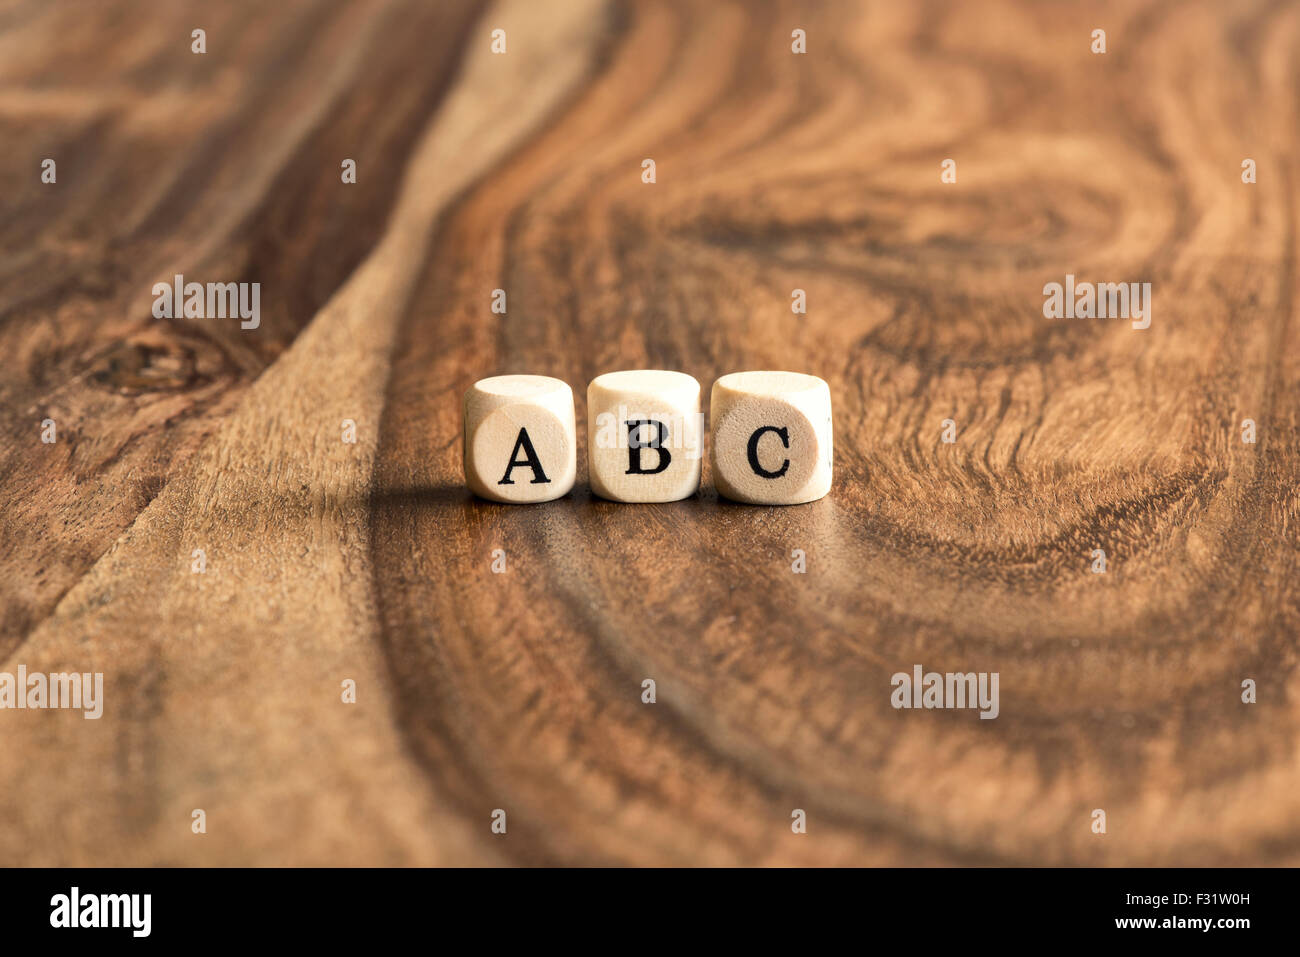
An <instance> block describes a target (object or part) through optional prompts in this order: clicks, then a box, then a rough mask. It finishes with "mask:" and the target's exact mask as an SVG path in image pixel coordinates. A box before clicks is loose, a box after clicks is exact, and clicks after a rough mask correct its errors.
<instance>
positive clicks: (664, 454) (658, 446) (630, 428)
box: [623, 419, 673, 475]
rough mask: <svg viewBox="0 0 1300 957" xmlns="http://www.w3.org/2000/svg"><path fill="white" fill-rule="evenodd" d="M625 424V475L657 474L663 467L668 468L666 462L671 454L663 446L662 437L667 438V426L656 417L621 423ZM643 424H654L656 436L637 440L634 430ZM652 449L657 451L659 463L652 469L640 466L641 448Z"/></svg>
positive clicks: (671, 458) (670, 457) (669, 460)
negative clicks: (652, 438)
mask: <svg viewBox="0 0 1300 957" xmlns="http://www.w3.org/2000/svg"><path fill="white" fill-rule="evenodd" d="M623 424H624V425H626V426H627V472H625V473H624V474H625V475H657V474H658V473H659V472H662V471H663V470H664V469H666V468H668V463H669V462H671V461H672V460H673V457H672V454H671V453H669V451H668V450H667V449H666V448H664V447H663V445H664V439H666V438H668V426H666V425H665V424H664V423H662V422H660V421H659V420H658V419H630V420H628V421H627V422H624V423H623ZM643 425H654V426H657V427H658V429H657V431H658V433H659V435H658V437H657V438H655V439H654V440H653V441H651V442H641V441H638V439H637V437H636V431H637V429H638V428H640V427H641V426H643ZM642 449H654V450H655V451H656V452H658V453H659V464H658V465H657V466H655V467H654V468H652V469H643V468H641V450H642Z"/></svg>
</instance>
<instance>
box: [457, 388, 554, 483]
mask: <svg viewBox="0 0 1300 957" xmlns="http://www.w3.org/2000/svg"><path fill="white" fill-rule="evenodd" d="M464 453H465V484H466V485H468V486H469V488H470V491H472V492H474V493H475V494H476V495H481V496H482V497H483V498H486V499H491V500H492V501H494V502H518V503H526V502H549V501H551V500H552V499H556V498H559V497H560V496H561V495H565V494H566V493H568V492H569V490H570V489H572V488H573V482H574V479H575V478H576V477H577V472H578V443H577V428H576V423H575V421H574V413H573V390H572V389H570V388H569V386H568V384H567V383H564V382H561V381H560V380H559V379H552V378H551V377H550V376H544V375H499V376H493V377H492V378H490V379H480V380H479V381H478V382H475V383H474V385H473V387H472V388H471V389H470V390H469V391H468V392H466V393H465V434H464Z"/></svg>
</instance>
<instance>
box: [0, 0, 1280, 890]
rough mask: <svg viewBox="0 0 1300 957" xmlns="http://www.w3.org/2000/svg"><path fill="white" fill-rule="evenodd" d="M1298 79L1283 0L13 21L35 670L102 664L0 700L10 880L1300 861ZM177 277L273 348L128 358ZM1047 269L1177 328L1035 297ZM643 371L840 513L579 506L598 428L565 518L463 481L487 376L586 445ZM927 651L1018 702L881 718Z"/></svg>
mask: <svg viewBox="0 0 1300 957" xmlns="http://www.w3.org/2000/svg"><path fill="white" fill-rule="evenodd" d="M196 28H202V29H204V30H205V31H206V52H205V53H201V54H200V53H194V52H192V50H191V43H192V40H191V31H192V30H194V29H196ZM498 28H499V29H503V30H505V31H506V37H507V50H506V53H505V54H504V55H499V54H493V53H492V51H491V43H492V38H491V33H492V31H493V30H494V29H498ZM1097 28H1102V29H1105V30H1106V35H1107V46H1108V49H1107V51H1106V52H1105V53H1104V54H1097V53H1093V52H1092V51H1091V49H1090V47H1091V45H1092V43H1093V40H1092V38H1091V35H1092V31H1093V30H1094V29H1097ZM795 29H803V30H805V31H806V35H807V53H805V54H795V53H793V52H792V50H791V43H792V40H791V34H792V31H793V30H795ZM1297 51H1300V6H1297V4H1295V3H1278V2H1236V3H1231V4H1229V3H1215V2H1208V0H1207V2H1187V3H1133V2H1123V3H1121V2H1115V3H1110V4H1096V3H1075V2H1063V3H1051V4H1040V3H1032V2H1008V0H980V2H978V3H964V2H953V3H915V4H914V3H902V2H880V3H870V4H862V5H859V4H854V3H840V2H828V3H825V4H793V3H785V4H769V3H757V2H755V3H703V2H659V0H646V2H640V0H635V2H626V3H624V2H613V3H606V2H602V0H563V2H560V0H554V2H552V0H547V2H531V0H504V2H502V3H500V4H499V5H496V6H490V7H487V8H485V9H483V8H477V7H474V6H472V5H470V4H467V3H462V2H457V0H439V2H438V3H429V2H422V0H393V2H383V3H380V2H375V3H367V4H342V3H326V2H293V3H270V4H268V3H261V2H256V0H246V2H238V3H222V4H196V3H186V2H175V3H173V2H168V3H162V2H158V3H142V2H127V0H111V2H109V0H105V2H100V3H95V4H83V3H75V2H53V3H45V2H39V3H38V2H30V0H26V2H25V0H9V2H6V3H4V4H0V142H2V143H3V144H4V149H3V150H0V249H3V253H4V255H3V258H2V259H0V349H3V355H4V359H3V370H4V371H3V375H0V410H3V415H0V434H2V437H3V439H2V441H0V501H3V507H2V508H0V615H2V626H0V671H7V672H16V669H17V668H18V666H19V665H23V666H25V667H26V668H27V669H28V671H29V672H61V671H73V670H75V671H78V672H102V673H103V674H104V676H105V679H104V680H105V705H104V714H103V717H102V718H101V719H99V720H97V721H95V720H86V719H84V718H83V717H82V715H81V714H80V713H79V712H71V711H53V710H45V711H37V710H4V711H0V741H2V742H3V746H0V781H3V782H4V783H3V786H2V787H0V863H3V864H77V865H85V864H89V865H104V864H133V865H134V864H177V865H190V864H206V865H228V864H326V865H329V864H398V865H404V864H502V863H518V864H538V863H584V864H616V863H629V864H709V865H715V864H716V865H722V864H850V863H851V864H923V865H930V864H1106V865H1111V864H1138V865H1150V864H1175V865H1183V864H1297V863H1300V677H1298V676H1297V669H1296V666H1297V648H1296V635H1297V629H1298V627H1300V500H1298V493H1297V487H1298V479H1300V457H1298V455H1297V450H1298V449H1300V441H1298V440H1300V385H1298V383H1300V347H1298V346H1297V328H1296V314H1297V292H1298V291H1300V288H1298V282H1300V280H1298V278H1297V276H1298V274H1297V269H1296V266H1297V248H1296V244H1297V195H1298V190H1300V154H1298V153H1297V149H1296V145H1297V136H1296V130H1297V124H1298V122H1300V59H1298V58H1297ZM45 158H53V159H55V160H56V163H57V179H56V181H55V182H54V183H43V182H42V181H41V164H42V160H43V159H45ZM647 158H651V159H653V160H654V161H655V164H656V182H654V183H653V184H647V183H644V182H643V181H642V161H643V160H644V159H647ZM949 158H951V159H954V160H955V162H956V171H957V181H956V183H944V182H941V177H940V172H941V168H940V164H941V163H942V162H943V160H945V159H949ZM1246 158H1251V159H1253V160H1254V161H1255V162H1256V164H1257V170H1258V173H1257V176H1258V181H1257V182H1256V183H1253V184H1250V183H1245V182H1243V181H1242V173H1241V169H1242V161H1243V159H1246ZM345 159H353V160H355V162H356V168H357V180H356V183H355V184H345V183H343V182H342V177H341V173H340V169H341V164H342V163H343V161H344V160H345ZM175 273H182V274H184V275H185V277H186V279H187V280H192V281H199V282H208V281H220V282H236V281H238V282H258V283H260V284H261V323H260V326H259V327H258V328H257V329H254V330H244V329H241V328H240V325H239V323H238V322H237V321H232V320H221V319H199V318H193V319H177V320H169V319H156V318H154V317H153V315H152V313H151V308H152V301H153V294H152V292H151V287H152V285H153V284H154V283H155V282H158V281H160V280H163V281H167V280H170V279H171V277H172V276H173V275H174V274H175ZM1067 274H1069V275H1074V276H1076V277H1078V278H1079V279H1080V280H1085V279H1086V280H1093V281H1097V282H1130V281H1132V282H1150V283H1151V284H1152V290H1153V292H1152V313H1151V316H1152V322H1151V325H1150V328H1148V329H1145V330H1135V329H1133V328H1131V325H1130V323H1129V322H1128V321H1125V320H1123V319H1118V320H1117V319H1086V318H1075V319H1065V318H1062V319H1052V318H1045V316H1044V312H1043V302H1044V295H1043V292H1042V290H1043V286H1044V284H1045V283H1049V282H1063V281H1064V278H1065V276H1066V275H1067ZM498 288H500V289H504V290H506V292H507V311H506V314H505V315H500V314H494V313H493V311H492V309H491V303H492V291H493V290H494V289H498ZM794 289H803V290H805V291H806V293H807V313H806V315H798V314H795V313H794V312H793V311H792V309H791V293H792V290H794ZM622 368H668V369H679V370H682V371H685V372H688V373H690V374H692V375H694V376H695V377H696V378H697V379H699V380H700V381H701V383H702V384H703V385H704V388H705V394H706V396H707V390H708V387H709V386H710V384H711V383H712V381H713V379H714V378H715V377H717V376H718V375H721V374H723V373H727V372H732V371H737V370H741V369H763V368H778V369H793V370H797V371H803V372H809V373H813V374H816V375H819V376H821V377H823V378H824V379H826V380H827V381H828V382H829V383H830V386H831V392H832V396H833V400H834V414H835V429H836V436H835V438H836V449H835V452H836V456H835V469H836V475H835V485H834V488H833V490H832V492H831V494H830V495H829V496H828V497H827V498H825V499H823V500H821V501H819V502H816V503H814V504H810V505H804V506H797V507H791V508H763V507H749V506H741V505H734V504H731V503H728V502H726V501H725V500H719V499H718V497H717V495H716V493H715V492H714V490H713V486H712V482H711V479H710V475H709V469H708V467H707V464H706V467H705V474H704V484H703V487H702V489H701V491H700V493H699V495H698V496H696V497H694V498H692V499H689V500H686V501H682V502H677V503H672V504H667V505H637V506H631V505H617V504H613V503H609V502H604V501H601V500H599V499H597V498H594V497H593V496H592V495H591V493H590V491H589V489H588V487H587V484H586V472H585V434H584V431H585V430H584V429H583V428H582V427H581V426H580V428H579V433H580V436H581V438H580V442H579V472H578V474H579V482H578V486H577V488H575V490H574V491H573V492H572V493H571V494H570V495H569V496H568V497H566V498H564V499H562V500H560V501H558V502H554V503H551V504H547V505H541V506H521V507H511V506H498V505H491V504H489V503H485V502H482V501H478V500H476V499H474V498H473V497H472V496H471V495H470V494H469V493H468V492H467V491H466V490H465V489H464V487H463V484H462V474H461V451H460V441H461V436H460V397H461V395H462V394H463V392H464V390H465V389H466V388H467V387H468V386H469V385H470V383H472V382H473V381H474V380H475V379H478V378H481V377H484V376H488V375H495V374H500V373H507V372H533V373H543V374H548V375H553V376H558V377H560V378H563V379H564V380H566V381H567V382H569V383H571V384H572V385H573V386H574V391H575V393H576V394H577V396H578V406H577V413H578V421H579V423H584V422H585V420H586V406H585V401H584V395H585V389H586V383H587V382H588V381H589V380H590V379H591V378H592V377H593V376H595V375H597V374H599V373H600V372H604V371H609V370H614V369H622ZM1247 418H1249V419H1252V420H1253V421H1254V422H1255V423H1256V428H1257V441H1256V442H1255V443H1254V444H1249V443H1246V442H1243V441H1242V422H1243V420H1245V419H1247ZM47 419H51V420H53V421H54V422H55V425H56V429H57V432H56V435H57V440H56V441H55V442H53V443H46V442H42V441H41V432H42V422H44V421H45V420H47ZM345 419H351V420H353V421H354V422H355V423H356V435H357V441H356V443H355V444H348V443H345V442H344V441H342V433H341V428H342V422H343V420H345ZM945 419H951V420H953V422H954V425H955V429H956V441H955V442H953V443H945V442H943V441H942V438H941V433H942V430H943V421H944V420H945ZM196 549H201V550H203V553H204V555H205V557H206V571H204V572H203V573H202V574H198V573H195V572H194V571H193V567H192V566H193V555H194V552H195V550H196ZM497 549H501V550H503V551H504V553H505V558H506V571H505V573H503V574H494V573H493V572H492V571H491V567H490V566H491V564H492V553H493V551H494V550H497ZM796 549H801V550H803V551H804V552H805V553H806V556H807V572H806V574H795V573H794V572H793V571H792V567H791V565H792V558H791V555H792V552H793V551H794V550H796ZM1094 549H1103V550H1104V551H1105V554H1106V560H1107V568H1106V571H1105V573H1104V574H1094V573H1093V571H1092V566H1093V557H1092V555H1093V551H1094ZM916 664H920V665H922V666H923V667H924V668H925V669H926V670H935V671H939V672H949V671H952V672H968V671H975V672H997V673H998V674H999V675H1000V714H999V716H998V717H997V718H996V719H995V720H980V719H979V718H978V716H977V713H976V712H974V711H971V710H964V711H963V710H896V709H895V708H894V707H892V706H891V703H890V696H891V691H892V687H891V675H893V674H894V673H895V672H900V671H904V672H910V671H911V670H912V667H913V665H916ZM647 678H649V679H653V680H654V681H655V683H656V701H655V703H653V704H646V703H643V701H642V682H643V681H644V680H645V679H647ZM349 679H350V680H352V681H354V682H355V683H356V703H355V704H347V703H344V702H343V700H342V691H341V688H342V685H343V682H344V681H346V680H349ZM1246 679H1251V680H1253V681H1254V682H1255V683H1256V686H1257V696H1258V700H1257V702H1256V703H1253V704H1251V703H1245V702H1243V700H1242V694H1243V691H1242V682H1243V681H1245V680H1246ZM796 808H798V809H802V810H804V811H805V812H806V815H807V833H805V834H797V833H794V832H793V831H792V828H791V821H792V816H791V815H792V811H793V810H794V809H796ZM195 809H202V810H203V811H204V812H205V815H206V823H207V829H206V833H201V834H196V833H194V832H193V830H192V827H191V822H192V813H193V811H194V810H195ZM496 809H502V810H504V811H505V812H506V815H507V822H508V824H507V831H506V833H505V834H504V835H502V834H494V833H493V832H492V829H491V824H492V816H493V812H494V811H495V810H496ZM1096 809H1101V810H1104V811H1105V812H1106V818H1107V829H1106V833H1104V834H1098V833H1094V830H1093V820H1094V818H1093V812H1094V810H1096Z"/></svg>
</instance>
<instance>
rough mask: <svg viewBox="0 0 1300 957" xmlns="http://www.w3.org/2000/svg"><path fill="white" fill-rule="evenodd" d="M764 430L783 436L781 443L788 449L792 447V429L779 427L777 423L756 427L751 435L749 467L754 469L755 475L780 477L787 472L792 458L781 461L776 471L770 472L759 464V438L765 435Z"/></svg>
mask: <svg viewBox="0 0 1300 957" xmlns="http://www.w3.org/2000/svg"><path fill="white" fill-rule="evenodd" d="M764 432H775V433H776V434H777V435H779V436H781V444H782V445H784V446H785V447H786V448H787V449H788V448H789V447H790V430H789V429H786V428H780V429H778V428H777V427H776V426H775V425H765V426H763V427H762V428H761V429H755V430H754V434H753V435H751V436H750V437H749V467H750V468H751V469H753V470H754V474H755V475H761V476H763V478H769V479H774V478H780V477H781V476H782V475H784V474H785V472H786V469H788V468H789V467H790V460H789V459H786V460H785V461H784V462H782V463H781V467H780V468H779V469H778V470H777V471H775V472H769V471H768V470H767V469H765V468H763V466H761V465H759V464H758V440H759V439H760V438H762V437H763V433H764Z"/></svg>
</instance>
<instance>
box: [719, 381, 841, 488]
mask: <svg viewBox="0 0 1300 957" xmlns="http://www.w3.org/2000/svg"><path fill="white" fill-rule="evenodd" d="M709 417H710V419H711V420H712V423H713V458H712V462H713V484H714V485H715V486H716V487H717V489H718V492H719V493H720V494H721V495H725V496H726V497H727V498H729V499H733V500H735V501H737V502H749V503H751V504H754V505H799V504H801V503H803V502H812V501H815V500H816V499H819V498H821V497H822V496H823V495H825V494H826V493H827V492H829V491H830V490H831V463H832V455H833V451H832V436H833V431H832V428H831V390H830V386H828V385H827V384H826V383H825V381H823V380H822V379H819V378H817V376H812V375H804V374H803V373H800V372H733V373H731V374H730V375H724V376H723V377H722V378H720V379H718V381H717V382H715V383H713V393H712V396H711V397H710V409H709Z"/></svg>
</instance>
